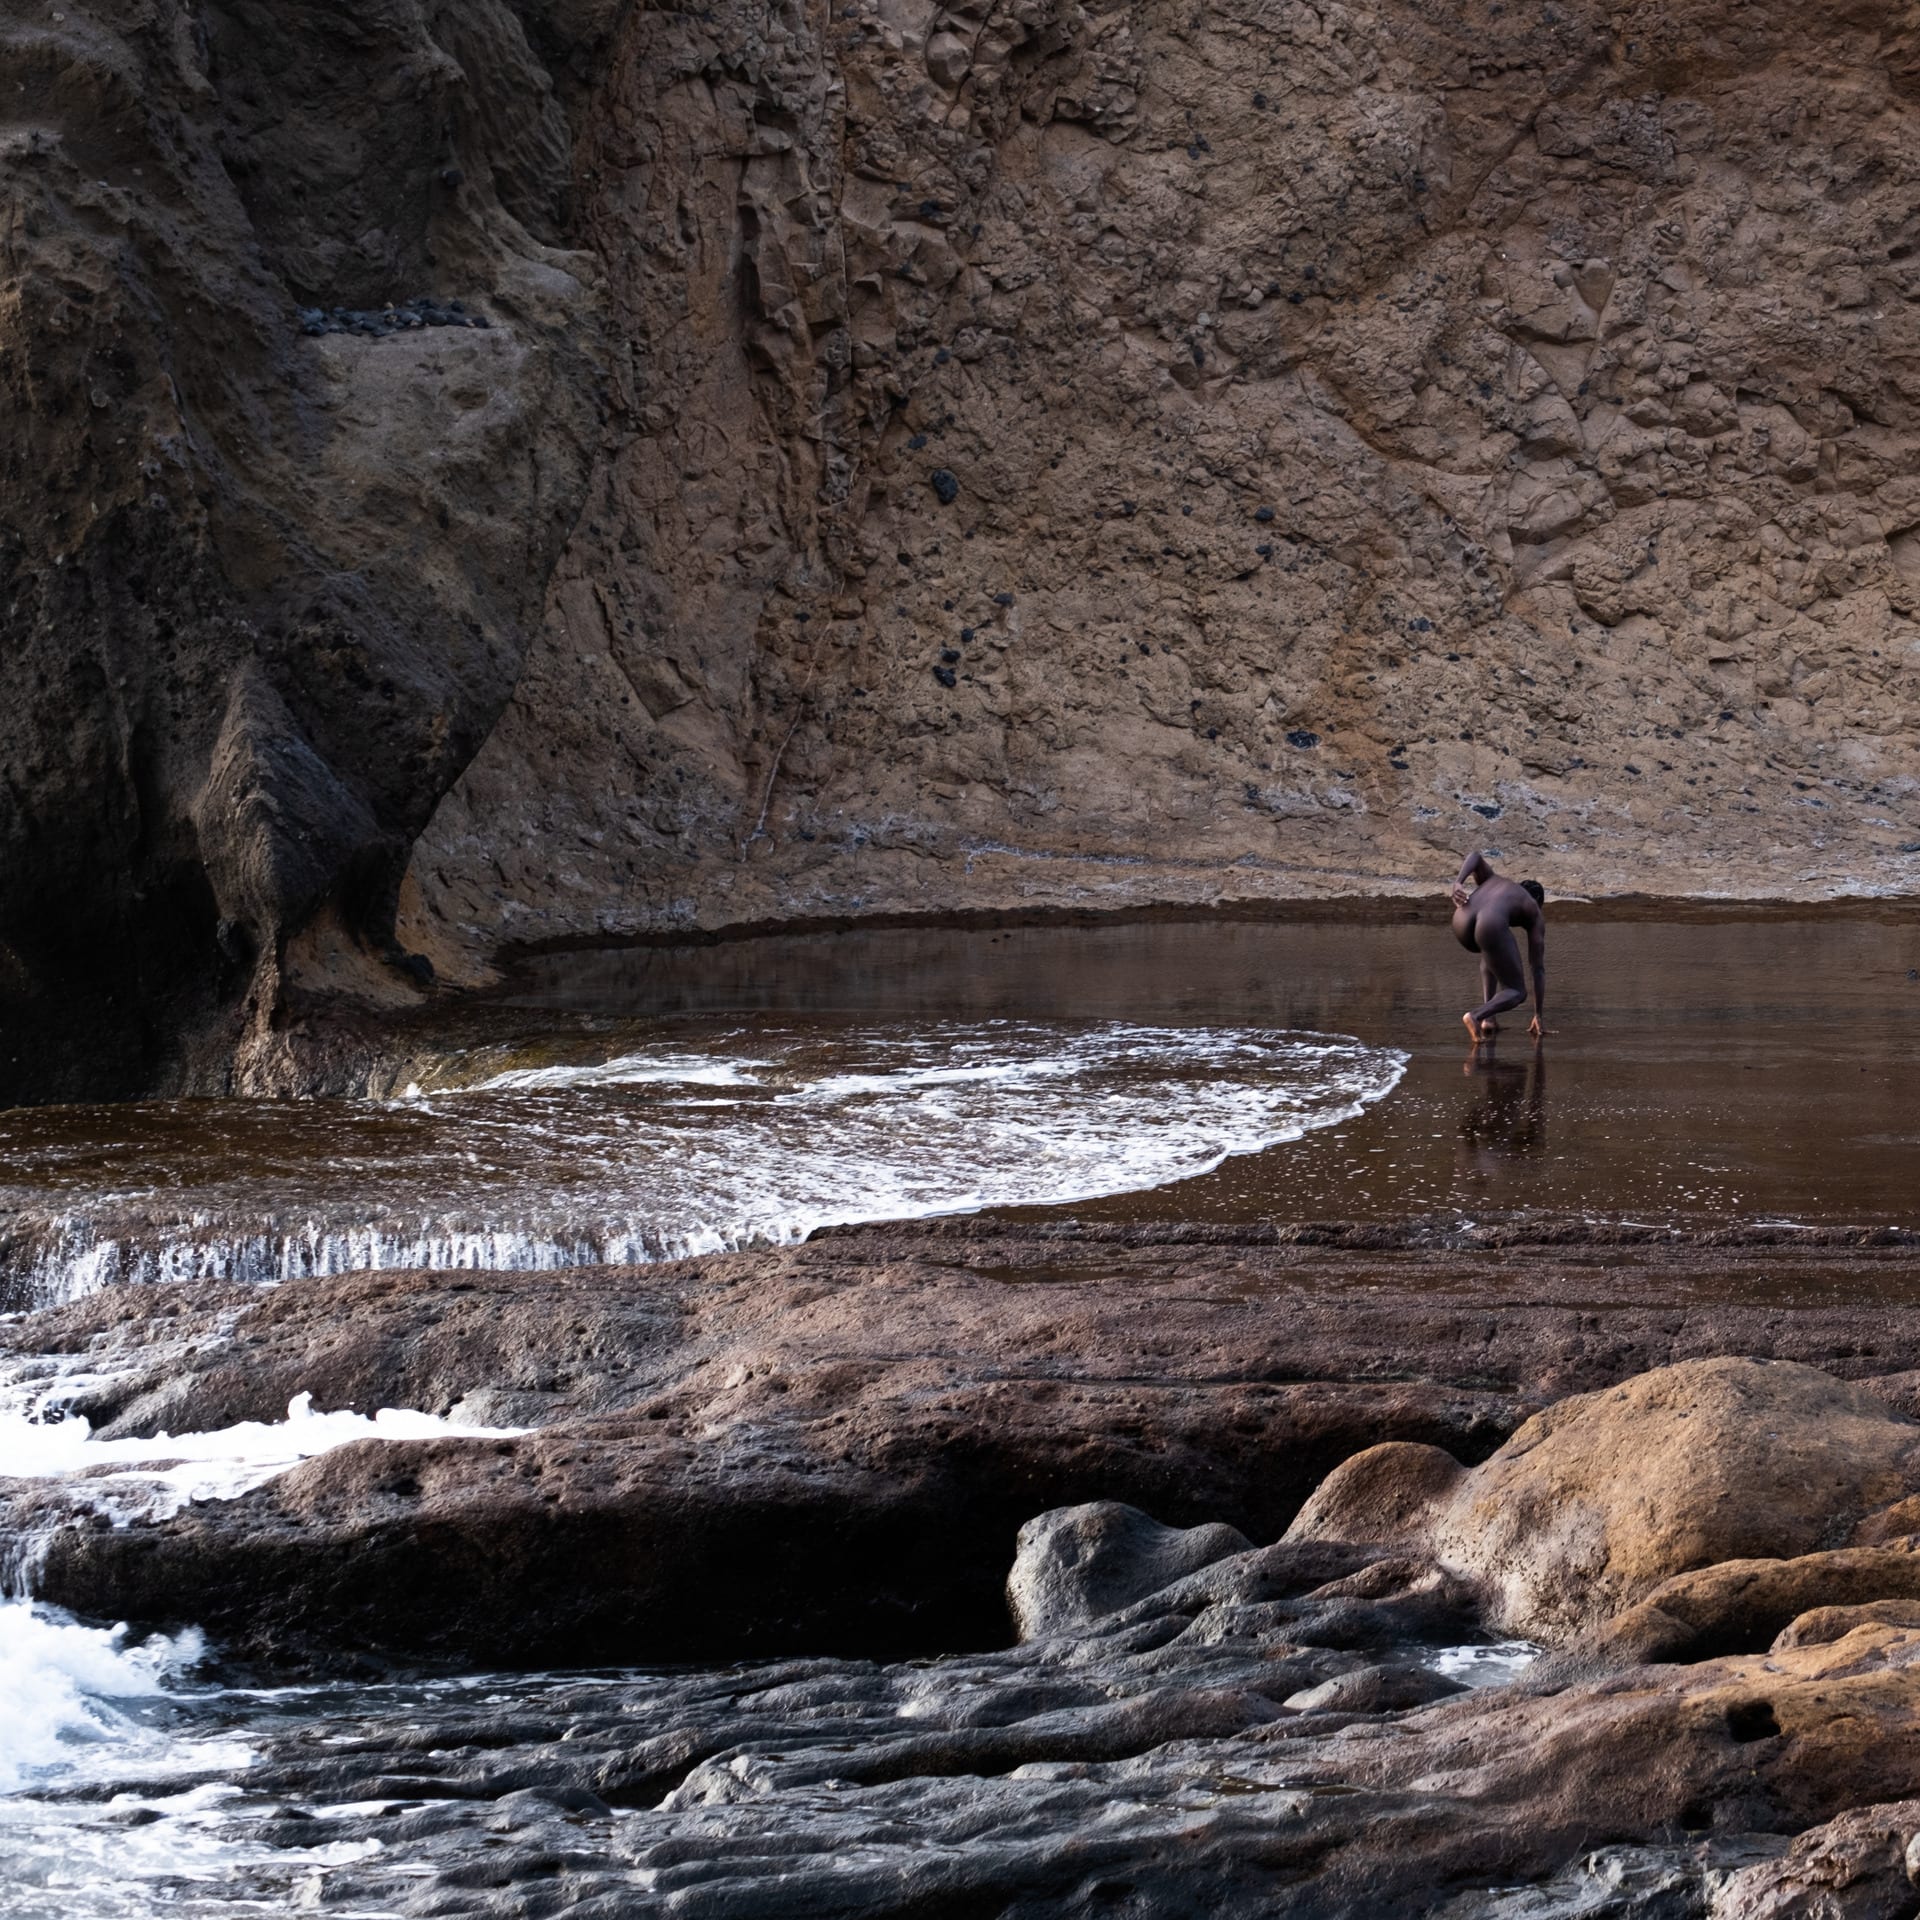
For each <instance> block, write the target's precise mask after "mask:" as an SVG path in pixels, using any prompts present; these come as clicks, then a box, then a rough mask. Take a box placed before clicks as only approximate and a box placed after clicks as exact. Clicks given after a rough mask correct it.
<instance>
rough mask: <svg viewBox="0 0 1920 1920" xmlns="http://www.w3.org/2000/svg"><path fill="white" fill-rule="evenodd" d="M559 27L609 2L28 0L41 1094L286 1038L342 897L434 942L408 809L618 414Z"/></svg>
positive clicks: (4, 70)
mask: <svg viewBox="0 0 1920 1920" xmlns="http://www.w3.org/2000/svg"><path fill="white" fill-rule="evenodd" d="M608 11H612V9H608ZM563 12H565V13H566V15H567V17H566V18H565V19H564V20H562V18H561V17H560V16H561V15H562V13H563ZM563 27H564V29H565V31H564V32H561V31H560V30H561V29H562V28H563ZM543 29H545V30H547V31H548V32H549V33H550V34H558V36H559V39H558V44H559V46H560V48H561V49H562V51H565V50H567V49H568V48H574V49H578V50H579V51H580V52H582V53H585V52H586V51H587V50H588V49H590V47H591V46H592V44H593V43H594V34H595V32H596V30H597V29H596V26H595V17H594V15H593V13H592V10H591V9H590V8H588V7H580V6H576V7H573V8H571V9H561V8H559V7H555V8H550V9H544V10H542V9H533V8H529V9H524V10H522V12H520V13H516V12H515V11H514V9H512V8H511V7H509V6H508V5H506V4H504V0H474V3H473V4H465V5H462V6H459V7H438V6H427V5H423V4H419V3H418V0H354V3H353V4H351V5H346V6H341V5H336V4H334V0H310V3H309V0H291V3H289V0H217V3H214V4H204V5H193V4H186V3H185V0H86V3H85V4H80V3H77V0H66V3H63V0H53V4H50V5H49V4H42V3H41V0H24V3H23V4H21V5H17V6H11V7H9V8H8V9H6V16H5V18H4V19H3V20H0V417H3V418H4V434H3V435H0V992H4V993H5V994H6V996H7V998H6V1004H5V1006H4V1009H0V1011H3V1012H4V1016H5V1017H4V1021H3V1022H0V1040H3V1041H4V1044H0V1080H4V1084H5V1086H6V1087H7V1088H8V1089H9V1090H11V1091H13V1092H15V1093H16V1094H29V1095H31V1094H40V1095H45V1094H48V1093H59V1092H61V1091H73V1090H84V1091H99V1090H106V1091H128V1090H132V1089H135V1088H138V1087H140V1086H142V1085H145V1084H150V1083H151V1082H152V1081H153V1080H154V1079H155V1078H166V1077H172V1078H174V1079H176V1080H178V1079H181V1078H189V1079H190V1078H193V1077H195V1076H196V1075H197V1076H198V1077H199V1078H200V1080H201V1081H202V1082H203V1083H212V1084H218V1082H219V1081H220V1079H221V1078H222V1077H223V1075H224V1072H225V1062H226V1061H227V1060H228V1059H229V1058H230V1057H232V1055H233V1054H234V1053H235V1051H236V1049H237V1050H238V1052H239V1054H240V1057H241V1059H242V1060H243V1062H244V1061H246V1060H248V1059H250V1058H251V1059H253V1060H254V1061H256V1062H269V1061H270V1060H271V1058H272V1056H273V1055H274V1053H275V1051H276V1048H277V1045H278V1038H277V1036H276V1034H275V1032H274V1030H273V1027H272V1024H271V1022H272V1017H273V1014H274V1011H275V1008H276V1006H277V1003H278V1000H279V993H280V959H281V953H282V949H283V946H284V942H285V941H286V939H287V938H288V937H289V936H290V935H291V934H292V933H294V932H295V931H297V930H298V929H300V928H301V927H302V926H305V925H308V924H310V923H312V922H313V921H314V919H315V917H316V916H322V917H325V918H328V919H331V920H333V921H336V922H337V923H338V924H339V925H341V926H342V927H344V928H346V929H347V930H348V931H349V933H350V935H351V937H352V939H353V941H354V942H355V943H356V945H357V946H359V947H363V948H364V949H366V951H367V952H368V953H369V954H370V955H372V956H374V957H375V959H374V960H373V961H370V963H369V964H370V965H374V966H375V969H376V972H377V959H378V956H380V955H382V954H386V955H388V956H390V957H395V958H397V957H399V956H398V954H397V950H396V949H394V947H393V944H392V931H393V929H392V920H393V911H394V901H395V896H396V892H397V888H398V884H399V880H400V876H401V872H402V869H403V867H404V865H405V862H406V859H407V856H408V850H409V848H410V846H411V844H412V841H413V839H414V837H415V835H417V834H418V832H419V831H420V829H421V828H422V827H423V826H424V825H425V823H426V821H427V820H428V818H429V816H430V815H431V813H432V810H433V808H434V805H435V803H436V802H437V801H438V800H439V798H440V796H441V794H442V793H443V792H444V791H445V789H446V788H447V786H448V785H449V784H450V783H451V782H452V781H453V779H454V778H455V777H456V776H457V775H458V774H459V772H460V770H461V769H462V768H463V767H464V766H465V765H466V763H467V761H468V760H469V758H470V757H471V756H472V754H473V753H474V751H475V750H476V749H477V748H478V747H479V745H480V744H481V742H482V741H483V740H484V739H485V738H486V737H487V734H488V732H489V731H490V729H491V728H492V726H493V724H494V722H495V720H496V718H497V716H498V714H499V712H500V710H501V708H502V706H503V705H504V703H505V701H506V699H507V697H508V696H509V694H510V693H511V691H512V689H513V686H514V684H515V681H516V679H517V677H518V675H519V671H520V667H521V663H522V660H523V658H524V656H525V652H526V649H527V645H528V642H529V639H530V637H531V635H532V633H533V631H534V629H535V627H536V626H537V624H538V622H539V619H540V615H541V611H542V605H543V595H544V591H545V583H546V578H547V575H548V572H549V571H550V569H551V566H552V562H553V559H554V556H555V555H556V554H557V553H558V551H559V550H560V547H561V545H562V543H563V542H564V540H565V538H566V536H567V533H568V531H569V530H570V528H571V526H572V523H573V518H574V512H575V508H576V506H577V503H578V500H579V498H580V496H581V492H582V488H583V486H584V483H585V481H586V478H587V475H588V468H589V459H590V454H591V451H592V448H593V447H594V446H595V445H596V444H597V436H598V431H599V429H598V425H597V422H598V418H599V414H600V411H601V400H600V395H599V392H598V387H599V383H600V379H601V375H600V371H599V350H598V345H597V342H598V334H599V309H600V295H599V290H598V289H599V279H600V275H599V270H598V267H597V266H596V264H595V263H594V261H593V260H592V259H591V257H590V256H589V255H588V254H586V253H583V252H581V251H580V250H579V249H578V248H577V247H575V246H574V245H573V241H572V232H573V227H574V224H575V222H574V214H573V208H572V200H573V184H572V166H573V154H572V134H571V130H570V122H569V117H568V106H569V98H568V88H569V87H570V86H571V85H572V81H571V79H570V76H569V75H568V74H567V73H566V71H565V69H564V67H560V70H559V77H558V78H556V74H555V72H554V71H550V70H549V66H548V64H547V63H548V60H549V59H550V58H553V59H555V60H556V65H557V66H559V62H558V58H557V56H556V55H554V54H553V53H552V52H551V50H548V51H543V50H542V49H541V48H540V47H539V46H537V45H536V44H535V42H536V39H538V38H539V37H540V35H541V32H542V30H543ZM530 35H531V36H533V37H530ZM196 1056H197V1057H196Z"/></svg>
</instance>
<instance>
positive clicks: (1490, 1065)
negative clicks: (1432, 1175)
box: [1460, 1047, 1547, 1174]
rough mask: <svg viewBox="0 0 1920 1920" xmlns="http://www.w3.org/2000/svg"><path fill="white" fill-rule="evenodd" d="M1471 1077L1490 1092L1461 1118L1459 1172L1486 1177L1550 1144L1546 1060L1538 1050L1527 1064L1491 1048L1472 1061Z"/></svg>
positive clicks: (1472, 1058)
mask: <svg viewBox="0 0 1920 1920" xmlns="http://www.w3.org/2000/svg"><path fill="white" fill-rule="evenodd" d="M1466 1070H1467V1073H1468V1074H1469V1075H1470V1076H1472V1077H1474V1078H1477V1079H1484V1080H1485V1082H1486V1092H1485V1094H1484V1096H1483V1097H1482V1098H1481V1099H1479V1100H1476V1101H1475V1102H1474V1104H1473V1105H1472V1106H1470V1107H1469V1108H1468V1109H1467V1110H1466V1112H1465V1113H1463V1114H1462V1115H1461V1116H1460V1170H1461V1171H1462V1172H1463V1173H1481V1174H1488V1173H1492V1172H1494V1171H1495V1170H1496V1169H1497V1168H1498V1166H1499V1164H1500V1162H1501V1161H1503V1160H1515V1159H1531V1158H1533V1156H1535V1155H1536V1154H1539V1153H1543V1152H1544V1151H1545V1150H1546V1145H1547V1057H1546V1054H1545V1052H1544V1051H1543V1050H1542V1049H1541V1048H1539V1047H1536V1048H1534V1050H1533V1058H1532V1059H1531V1060H1530V1061H1529V1062H1528V1063H1527V1065H1526V1066H1524V1067H1522V1066H1518V1065H1507V1064H1503V1063H1502V1062H1501V1061H1499V1060H1496V1059H1495V1058H1494V1055H1493V1049H1492V1048H1491V1047H1488V1048H1487V1049H1486V1050H1485V1051H1484V1052H1480V1051H1476V1052H1474V1053H1473V1054H1471V1055H1470V1056H1469V1057H1468V1060H1467V1067H1466Z"/></svg>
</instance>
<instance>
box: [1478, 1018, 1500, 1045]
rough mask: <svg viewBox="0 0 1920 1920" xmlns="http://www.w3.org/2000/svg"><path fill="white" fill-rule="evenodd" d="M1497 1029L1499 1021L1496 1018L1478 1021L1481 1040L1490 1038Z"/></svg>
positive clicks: (1498, 1029) (1498, 1028)
mask: <svg viewBox="0 0 1920 1920" xmlns="http://www.w3.org/2000/svg"><path fill="white" fill-rule="evenodd" d="M1499 1031H1500V1022H1499V1021H1498V1020H1492V1019H1489V1020H1482V1021H1481V1022H1480V1038H1481V1039H1482V1040H1491V1039H1492V1038H1493V1036H1494V1035H1495V1034H1496V1033H1498V1032H1499Z"/></svg>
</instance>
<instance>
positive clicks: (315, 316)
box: [295, 295, 493, 339]
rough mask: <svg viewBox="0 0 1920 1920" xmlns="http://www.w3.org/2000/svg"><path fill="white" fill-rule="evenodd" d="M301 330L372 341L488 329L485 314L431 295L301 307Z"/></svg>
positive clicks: (310, 333) (299, 319) (459, 302)
mask: <svg viewBox="0 0 1920 1920" xmlns="http://www.w3.org/2000/svg"><path fill="white" fill-rule="evenodd" d="M295 319H296V320H297V321H298V323H299V327H300V331H301V332H302V333H304V334H308V335H310V336H312V337H314V338H319V337H321V336H323V335H326V334H329V333H357V334H363V335H365V336H367V337H368V338H371V339H385V338H386V337H387V336H388V335H389V334H395V333H417V332H419V331H420V330H421V329H422V328H426V327H490V326H492V325H493V322H492V321H491V320H489V319H488V318H487V316H486V315H485V314H484V313H472V312H469V311H468V309H467V307H466V305H465V303H464V302H462V301H459V300H438V299H435V298H433V297H432V296H431V295H422V296H420V297H419V298H417V299H413V300H405V301H402V302H400V303H399V304H398V305H397V306H392V305H390V306H384V307H302V308H301V309H300V310H299V312H298V313H297V314H296V315H295Z"/></svg>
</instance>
